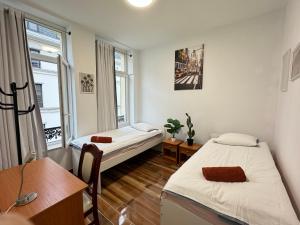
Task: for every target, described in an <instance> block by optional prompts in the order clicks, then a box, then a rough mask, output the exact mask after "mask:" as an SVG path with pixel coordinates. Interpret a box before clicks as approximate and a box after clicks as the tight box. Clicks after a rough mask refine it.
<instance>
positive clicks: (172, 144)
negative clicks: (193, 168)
mask: <svg viewBox="0 0 300 225" xmlns="http://www.w3.org/2000/svg"><path fill="white" fill-rule="evenodd" d="M181 143H183V141H181V140H176V141H171V139H170V138H169V139H165V140H164V141H163V143H162V153H163V157H164V158H167V159H169V160H171V161H173V162H175V163H176V164H178V147H179V145H180V144H181Z"/></svg>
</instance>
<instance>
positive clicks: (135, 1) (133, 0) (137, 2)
mask: <svg viewBox="0 0 300 225" xmlns="http://www.w3.org/2000/svg"><path fill="white" fill-rule="evenodd" d="M127 1H128V2H129V3H130V4H131V5H133V6H135V7H139V8H143V7H147V6H148V5H150V4H151V3H152V1H153V0H127Z"/></svg>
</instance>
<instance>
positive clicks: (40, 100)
mask: <svg viewBox="0 0 300 225" xmlns="http://www.w3.org/2000/svg"><path fill="white" fill-rule="evenodd" d="M35 91H36V96H37V101H38V104H39V107H40V108H43V107H44V105H43V86H42V84H35Z"/></svg>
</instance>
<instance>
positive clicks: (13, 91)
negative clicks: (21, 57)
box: [0, 82, 35, 165]
mask: <svg viewBox="0 0 300 225" xmlns="http://www.w3.org/2000/svg"><path fill="white" fill-rule="evenodd" d="M27 87H28V82H26V83H25V85H24V86H23V87H17V84H16V83H15V82H12V83H11V84H10V90H11V93H6V92H4V91H3V90H2V89H1V88H0V93H1V94H3V95H5V96H9V97H12V103H3V102H1V101H0V109H2V110H13V111H14V118H15V128H16V141H17V151H18V163H19V165H22V151H21V139H20V124H19V116H22V115H26V114H28V113H31V112H32V111H33V110H34V109H35V105H32V106H29V107H28V109H27V110H19V107H18V93H17V91H18V90H24V89H25V88H27Z"/></svg>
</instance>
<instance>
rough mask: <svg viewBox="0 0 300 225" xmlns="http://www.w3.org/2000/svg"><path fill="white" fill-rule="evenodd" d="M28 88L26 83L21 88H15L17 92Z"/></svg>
mask: <svg viewBox="0 0 300 225" xmlns="http://www.w3.org/2000/svg"><path fill="white" fill-rule="evenodd" d="M27 86H28V82H26V83H25V85H24V86H23V87H16V89H17V90H22V89H25V88H27Z"/></svg>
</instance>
